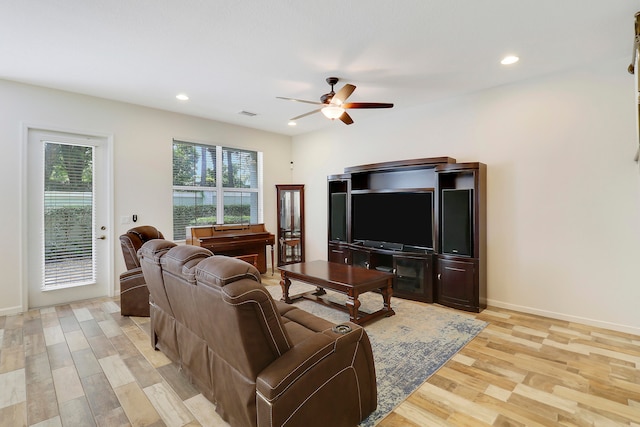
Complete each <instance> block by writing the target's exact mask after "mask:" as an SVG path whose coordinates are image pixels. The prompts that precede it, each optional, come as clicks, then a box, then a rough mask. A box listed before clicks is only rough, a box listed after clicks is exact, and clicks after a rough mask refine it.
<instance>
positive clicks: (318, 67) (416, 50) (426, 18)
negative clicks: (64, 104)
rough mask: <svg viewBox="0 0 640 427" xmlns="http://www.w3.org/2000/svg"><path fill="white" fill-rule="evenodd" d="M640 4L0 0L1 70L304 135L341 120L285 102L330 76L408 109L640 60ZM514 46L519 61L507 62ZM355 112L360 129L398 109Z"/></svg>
mask: <svg viewBox="0 0 640 427" xmlns="http://www.w3.org/2000/svg"><path fill="white" fill-rule="evenodd" d="M639 10H640V2H638V1H629V0H483V1H479V0H446V1H445V0H395V1H394V0H340V1H338V0H324V1H310V0H298V1H295V0H261V1H259V0H243V1H240V0H46V1H43V0H0V78H2V79H7V80H14V81H19V82H25V83H30V84H35V85H41V86H46V87H51V88H57V89H62V90H67V91H72V92H78V93H82V94H88V95H94V96H98V97H103V98H108V99H114V100H118V101H124V102H130V103H134V104H139V105H144V106H149V107H155V108H159V109H163V110H169V111H176V112H181V113H185V114H190V115H194V116H199V117H206V118H210V119H215V120H220V121H223V122H228V123H234V124H238V125H242V126H248V127H252V128H257V129H263V130H267V131H272V132H277V133H281V134H287V135H296V134H301V133H306V132H310V131H312V130H317V129H321V128H323V127H328V126H345V125H344V124H343V123H341V122H340V121H335V122H331V121H330V120H328V119H326V118H324V116H322V115H321V114H320V113H318V114H314V115H311V116H308V117H305V118H302V119H300V120H299V121H298V125H297V126H296V127H289V126H287V122H288V119H289V118H291V117H294V116H297V115H300V114H303V113H305V112H307V111H311V110H313V109H314V106H313V105H309V104H301V103H294V102H288V101H283V100H279V99H276V96H283V97H291V98H301V99H308V100H311V101H316V100H318V99H319V97H320V96H321V95H322V94H324V93H327V92H328V91H329V86H328V85H327V84H326V82H325V78H326V77H329V76H337V77H339V78H340V79H341V81H340V83H338V85H336V90H337V89H339V88H340V87H342V84H343V83H351V84H353V85H355V86H357V89H356V91H355V92H354V93H353V95H351V97H350V98H349V101H352V102H393V103H395V107H394V109H395V110H400V109H403V108H408V107H412V106H415V105H419V104H425V103H428V102H432V101H434V100H437V99H442V98H445V97H451V96H456V95H460V94H463V93H468V92H473V91H477V90H481V89H484V88H488V87H494V86H498V85H503V84H506V83H510V82H515V81H518V80H522V79H527V78H531V77H534V76H538V75H543V74H546V73H551V72H556V71H560V70H563V69H568V68H574V67H577V66H580V65H582V64H590V63H594V62H597V61H601V60H607V59H614V58H620V57H623V56H625V55H628V57H629V62H631V57H632V43H633V36H634V31H633V28H634V15H635V13H636V12H637V11H639ZM506 54H517V55H519V56H520V58H521V60H520V62H519V63H517V64H516V65H513V66H511V67H505V66H502V65H500V63H499V60H500V59H501V58H502V57H503V56H504V55H506ZM620 72H621V73H623V72H624V73H626V71H625V70H624V69H621V70H620ZM180 92H183V93H186V94H188V95H189V97H190V100H189V101H186V102H181V101H178V100H176V98H175V96H176V94H178V93H180ZM0 99H1V94H0ZM5 107H6V106H5ZM243 110H244V111H249V112H253V113H256V114H257V115H256V116H255V117H247V116H245V115H241V114H238V113H239V112H240V111H243ZM350 114H351V117H352V118H353V120H354V121H355V123H354V124H353V125H351V126H358V125H359V122H360V123H361V124H360V125H366V120H367V119H369V118H372V119H375V120H382V119H384V116H385V114H389V113H388V110H351V111H350Z"/></svg>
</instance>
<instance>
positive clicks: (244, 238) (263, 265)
mask: <svg viewBox="0 0 640 427" xmlns="http://www.w3.org/2000/svg"><path fill="white" fill-rule="evenodd" d="M186 241H187V244H188V245H194V246H201V247H203V248H206V249H209V250H210V251H211V252H213V253H214V254H216V255H227V256H239V255H251V254H256V255H257V256H258V257H257V262H256V264H257V265H256V267H257V269H258V271H260V273H266V272H267V256H266V250H267V246H271V274H273V270H274V268H273V259H274V258H273V246H274V245H275V241H276V238H275V236H274V235H273V234H271V233H269V232H268V231H267V230H266V228H265V226H264V224H221V225H197V226H191V227H187V238H186Z"/></svg>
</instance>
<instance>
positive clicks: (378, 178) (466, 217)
mask: <svg viewBox="0 0 640 427" xmlns="http://www.w3.org/2000/svg"><path fill="white" fill-rule="evenodd" d="M486 183H487V177H486V165H485V164H483V163H456V160H455V159H452V158H450V157H436V158H425V159H413V160H403V161H393V162H384V163H376V164H368V165H361V166H353V167H348V168H345V169H344V173H342V174H339V175H330V176H329V177H328V198H329V200H328V207H329V214H328V219H329V224H328V231H329V235H328V241H329V244H328V260H329V261H331V262H337V263H342V264H349V265H355V266H361V267H365V268H369V269H376V270H380V271H386V272H391V273H394V275H395V278H394V283H393V295H394V296H397V297H402V298H407V299H412V300H418V301H424V302H428V303H434V302H437V303H439V304H442V305H446V306H449V307H453V308H457V309H461V310H466V311H473V312H480V311H481V310H482V309H484V308H486V299H487V297H486V295H487V292H486V290H487V268H486V266H487V260H486V258H487V257H486ZM379 194H381V195H384V194H387V195H389V194H397V195H399V196H400V197H402V195H407V194H423V195H425V194H426V195H428V194H432V197H430V198H429V197H426V198H425V197H422V199H421V200H427V201H428V200H431V202H430V203H431V206H430V209H431V210H432V211H431V212H427V214H425V215H424V221H425V222H426V223H420V221H421V218H422V216H420V217H419V219H418V220H414V222H412V223H410V224H409V226H411V224H414V225H415V227H416V233H417V234H418V235H423V234H426V232H425V231H424V230H426V229H429V228H430V232H431V236H428V238H426V236H420V237H418V236H409V237H407V236H406V235H407V233H406V229H407V225H406V224H404V225H403V226H402V227H400V226H399V225H398V224H395V225H394V224H390V223H388V222H386V223H385V222H382V221H381V222H380V224H379V227H381V229H380V230H381V232H380V234H379V235H380V236H384V237H385V239H384V240H382V239H381V240H377V239H375V238H366V239H360V238H358V237H360V236H354V230H359V229H361V228H363V227H360V228H358V227H359V225H361V224H358V221H360V222H369V221H370V218H369V219H367V215H366V213H364V214H363V213H360V214H359V216H358V217H355V216H354V200H356V199H358V198H367V197H368V196H366V195H371V197H370V198H375V197H378V196H376V195H379ZM361 195H364V196H361ZM419 197H420V196H419ZM383 198H384V196H383ZM391 200H393V199H391ZM410 203H411V199H410V198H407V202H406V204H410ZM421 203H422V202H421ZM408 207H409V206H408V205H406V206H405V205H402V204H400V205H398V206H396V208H397V209H398V212H397V213H396V214H395V215H394V216H397V217H401V215H402V212H403V211H404V212H406V211H407V208H408ZM381 208H382V207H381ZM385 208H386V209H388V208H389V207H388V206H386V207H385ZM360 209H361V210H362V208H360ZM421 209H424V207H423V206H422V205H421ZM373 211H375V209H372V210H371V217H372V218H374V217H375V214H376V212H373ZM407 216H415V212H412V215H407ZM354 221H355V223H354ZM376 221H377V220H376ZM429 222H430V223H431V226H430V227H429V224H428V223H429ZM374 224H377V222H375V223H374ZM376 226H377V225H376ZM383 227H384V230H383V229H382V228H383ZM394 227H396V228H398V229H402V231H401V232H400V231H399V235H400V236H403V237H398V238H395V239H394V237H393V236H392V235H391V237H389V233H391V234H393V231H394V230H395V228H394ZM368 228H369V229H371V224H368ZM418 230H422V231H418ZM383 231H384V232H383ZM364 233H369V234H372V235H373V236H375V234H376V233H375V231H371V230H367V231H366V232H364ZM366 235H367V236H368V234H366ZM412 238H415V239H419V238H422V239H424V240H425V242H424V243H419V244H416V243H415V242H412V243H411V244H407V243H408V242H406V241H404V242H403V241H394V240H407V239H412Z"/></svg>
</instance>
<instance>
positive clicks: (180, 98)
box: [176, 93, 189, 101]
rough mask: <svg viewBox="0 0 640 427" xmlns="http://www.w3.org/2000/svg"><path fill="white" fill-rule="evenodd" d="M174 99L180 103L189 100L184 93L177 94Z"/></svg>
mask: <svg viewBox="0 0 640 427" xmlns="http://www.w3.org/2000/svg"><path fill="white" fill-rule="evenodd" d="M176 98H177V99H179V100H180V101H188V100H189V97H188V96H187V95H185V94H184V93H179V94H177V95H176Z"/></svg>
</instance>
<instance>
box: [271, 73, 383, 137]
mask: <svg viewBox="0 0 640 427" xmlns="http://www.w3.org/2000/svg"><path fill="white" fill-rule="evenodd" d="M338 81H339V79H338V78H337V77H327V83H329V85H331V92H329V93H325V94H324V95H322V96H321V97H320V102H315V101H305V100H304V99H294V98H285V97H282V96H277V97H276V98H278V99H284V100H287V101H294V102H304V103H306V104H314V105H322V108H318V109H317V110H313V111H309V112H308V113H305V114H301V115H299V116H296V117H294V118H292V119H291V121H296V120H298V119H301V118H303V117H306V116H309V115H311V114H315V113H318V112H320V111H321V112H322V114H324V115H325V116H326V117H327V118H328V119H331V120H335V119H340V120H341V121H342V122H343V123H344V124H347V125H350V124H352V123H353V119H352V118H351V116H350V115H349V114H348V113H347V111H346V110H348V109H354V108H391V107H393V104H389V103H382V102H345V101H346V100H347V98H348V97H349V96H351V94H352V93H353V91H354V90H356V87H355V86H354V85H351V84H348V83H347V84H345V85H344V86H343V87H342V89H340V90H339V91H338V92H334V91H333V86H334V85H335V84H336V83H338Z"/></svg>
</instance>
